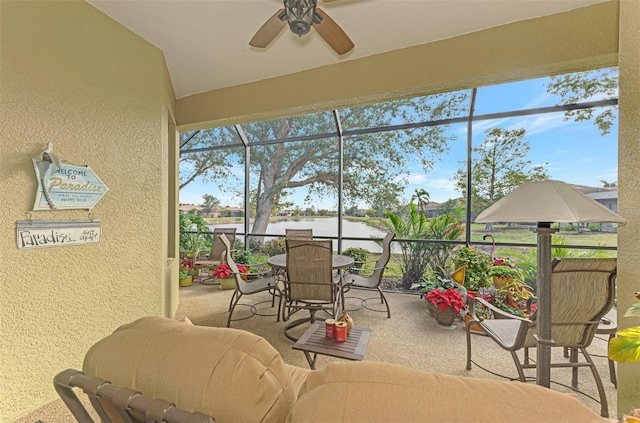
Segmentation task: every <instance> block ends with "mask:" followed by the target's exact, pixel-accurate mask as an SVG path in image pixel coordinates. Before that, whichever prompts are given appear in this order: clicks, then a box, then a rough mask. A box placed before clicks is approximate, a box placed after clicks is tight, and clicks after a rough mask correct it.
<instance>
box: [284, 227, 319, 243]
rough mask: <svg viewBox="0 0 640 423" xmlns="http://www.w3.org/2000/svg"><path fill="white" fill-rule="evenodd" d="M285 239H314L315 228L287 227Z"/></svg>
mask: <svg viewBox="0 0 640 423" xmlns="http://www.w3.org/2000/svg"><path fill="white" fill-rule="evenodd" d="M284 237H285V239H305V240H312V239H313V229H285V230H284Z"/></svg>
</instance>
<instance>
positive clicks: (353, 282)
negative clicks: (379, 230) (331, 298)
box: [342, 232, 396, 318]
mask: <svg viewBox="0 0 640 423" xmlns="http://www.w3.org/2000/svg"><path fill="white" fill-rule="evenodd" d="M395 236H396V234H394V233H391V232H387V234H386V235H385V237H384V239H383V240H382V254H380V257H378V260H376V262H375V265H374V267H373V269H363V270H360V271H359V273H358V274H353V273H347V274H345V275H343V276H342V278H343V286H342V292H343V297H344V294H345V293H347V292H348V291H349V290H350V289H351V288H364V289H375V290H377V291H378V293H379V294H380V304H384V305H385V307H386V309H387V317H388V318H390V317H391V311H390V310H389V302H388V301H387V298H386V297H385V296H384V292H382V289H381V288H380V283H381V282H382V275H383V274H384V270H385V269H386V266H387V263H389V259H390V258H391V241H393V239H394V238H395ZM363 271H364V272H371V274H370V275H364V274H363V273H362V272H363ZM368 299H369V298H365V299H363V300H362V306H363V307H364V308H366V309H368V310H372V311H380V312H383V311H384V310H376V309H373V308H369V307H367V305H366V302H367V300H368Z"/></svg>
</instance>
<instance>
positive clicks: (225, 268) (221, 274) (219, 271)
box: [211, 263, 247, 289]
mask: <svg viewBox="0 0 640 423" xmlns="http://www.w3.org/2000/svg"><path fill="white" fill-rule="evenodd" d="M238 271H239V272H240V273H246V272H247V267H246V266H243V265H241V264H239V265H238ZM231 273H232V272H231V268H230V267H229V265H228V264H226V263H220V264H219V265H218V267H216V268H215V270H214V271H213V272H212V273H211V274H212V275H213V276H215V277H216V278H218V279H219V280H220V288H222V289H234V288H235V287H236V279H235V277H232V276H231Z"/></svg>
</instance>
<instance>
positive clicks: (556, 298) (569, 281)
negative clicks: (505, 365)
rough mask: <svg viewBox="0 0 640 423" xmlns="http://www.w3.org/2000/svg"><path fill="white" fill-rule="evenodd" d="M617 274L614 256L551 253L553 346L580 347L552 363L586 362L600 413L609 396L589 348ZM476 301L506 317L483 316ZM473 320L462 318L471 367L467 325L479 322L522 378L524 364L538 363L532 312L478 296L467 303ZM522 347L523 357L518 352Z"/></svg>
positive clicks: (575, 365) (605, 412) (581, 364)
mask: <svg viewBox="0 0 640 423" xmlns="http://www.w3.org/2000/svg"><path fill="white" fill-rule="evenodd" d="M615 277H616V259H615V258H604V259H602V258H563V259H555V260H554V261H553V263H552V272H551V292H552V294H551V295H552V297H551V338H552V340H553V342H554V343H553V347H559V348H565V347H566V348H568V349H569V350H574V351H580V352H581V353H582V356H583V358H584V360H583V361H579V360H578V357H577V356H574V357H572V359H571V360H569V361H565V362H553V363H551V368H556V367H568V368H572V369H573V371H574V372H577V368H578V367H589V368H590V369H591V372H592V373H593V377H594V379H595V382H596V386H597V388H598V393H599V395H600V407H601V411H600V413H601V415H602V416H603V417H608V406H607V397H606V394H605V392H604V387H603V385H602V380H601V379H600V375H599V374H598V370H597V369H596V366H595V364H594V362H593V360H592V359H591V356H590V355H589V353H588V352H587V347H589V345H591V342H592V341H593V337H594V335H595V334H596V331H597V330H598V326H599V325H600V322H601V319H602V317H603V316H604V315H605V314H606V313H607V312H608V311H609V310H610V309H611V306H612V305H613V301H614V292H615V290H614V285H615ZM475 301H479V302H480V303H481V304H482V305H484V306H485V307H488V308H490V309H491V311H492V312H493V313H494V315H495V314H496V313H498V314H500V315H502V316H503V317H506V318H504V319H484V320H483V319H482V318H479V317H478V316H477V315H476V314H475V311H474V306H473V304H474V302H475ZM469 310H470V313H471V315H472V317H473V319H472V320H470V321H469V322H467V324H466V327H465V329H466V336H467V370H471V326H472V325H474V324H475V325H478V326H480V328H481V329H482V330H483V331H484V332H480V333H479V334H481V335H484V336H488V337H489V338H491V339H493V340H494V341H495V342H496V343H497V344H498V345H499V346H500V347H501V348H503V349H505V350H507V351H509V352H510V353H511V357H512V358H513V361H514V363H515V365H516V370H517V371H518V377H519V379H520V381H522V382H526V379H525V375H524V371H523V369H534V368H536V363H533V362H531V361H530V360H529V355H528V349H530V348H535V347H536V345H537V341H536V338H535V335H536V320H537V319H536V318H537V315H536V313H532V315H531V317H530V318H529V319H524V318H520V317H516V316H513V315H510V314H507V313H504V312H503V311H502V310H499V309H497V308H495V307H493V306H492V305H491V304H490V303H488V302H486V301H484V300H483V299H481V298H474V299H473V300H472V301H471V304H470V306H469ZM520 350H523V353H524V360H523V361H522V362H521V361H520V359H519V357H518V354H517V352H518V351H520Z"/></svg>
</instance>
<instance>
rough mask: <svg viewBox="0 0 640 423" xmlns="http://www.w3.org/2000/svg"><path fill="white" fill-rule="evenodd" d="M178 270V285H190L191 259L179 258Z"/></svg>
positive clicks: (191, 278)
mask: <svg viewBox="0 0 640 423" xmlns="http://www.w3.org/2000/svg"><path fill="white" fill-rule="evenodd" d="M179 272H180V273H179V279H180V286H191V285H192V284H193V260H192V259H182V260H180V270H179Z"/></svg>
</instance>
